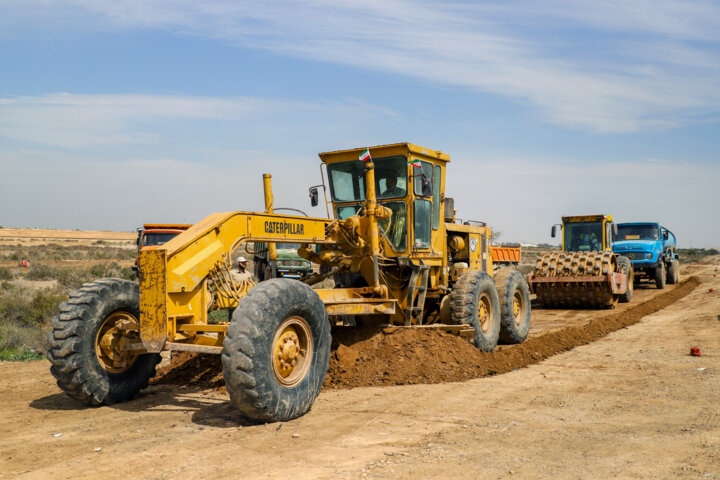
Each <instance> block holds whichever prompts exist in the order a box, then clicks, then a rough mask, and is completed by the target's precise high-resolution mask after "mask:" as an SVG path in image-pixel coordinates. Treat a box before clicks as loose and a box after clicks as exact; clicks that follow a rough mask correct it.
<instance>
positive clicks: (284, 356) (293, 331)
mask: <svg viewBox="0 0 720 480" xmlns="http://www.w3.org/2000/svg"><path fill="white" fill-rule="evenodd" d="M271 352H272V369H273V374H275V378H276V379H277V381H278V382H280V384H281V385H282V386H284V387H292V386H295V385H297V384H298V383H300V382H301V381H302V379H303V378H305V374H306V373H307V371H308V370H309V369H310V362H311V361H312V355H313V341H312V334H311V333H310V325H308V323H307V322H306V321H305V319H304V318H302V317H290V318H288V319H287V320H285V321H284V322H283V323H282V324H281V325H280V327H279V328H278V329H277V331H276V332H275V338H273V343H272V349H271Z"/></svg>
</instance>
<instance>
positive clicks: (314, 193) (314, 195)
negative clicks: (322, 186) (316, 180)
mask: <svg viewBox="0 0 720 480" xmlns="http://www.w3.org/2000/svg"><path fill="white" fill-rule="evenodd" d="M317 205H318V189H317V187H312V188H311V189H310V206H313V207H317Z"/></svg>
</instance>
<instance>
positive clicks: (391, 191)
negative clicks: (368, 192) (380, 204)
mask: <svg viewBox="0 0 720 480" xmlns="http://www.w3.org/2000/svg"><path fill="white" fill-rule="evenodd" d="M407 189H408V186H407V160H406V159H405V157H401V156H394V157H383V158H378V159H377V160H375V192H376V195H377V198H378V199H385V198H402V197H404V196H405V195H407Z"/></svg>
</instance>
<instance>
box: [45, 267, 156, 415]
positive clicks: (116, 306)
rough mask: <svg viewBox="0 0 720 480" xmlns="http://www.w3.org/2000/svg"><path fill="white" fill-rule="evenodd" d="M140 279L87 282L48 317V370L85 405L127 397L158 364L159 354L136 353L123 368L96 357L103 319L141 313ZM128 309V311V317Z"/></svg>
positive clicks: (104, 325) (130, 396) (132, 393)
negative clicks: (104, 362)
mask: <svg viewBox="0 0 720 480" xmlns="http://www.w3.org/2000/svg"><path fill="white" fill-rule="evenodd" d="M139 305H140V294H139V291H138V284H137V283H135V282H130V281H127V280H121V279H119V278H108V279H102V280H96V281H94V282H92V283H86V284H84V285H83V286H82V288H80V289H79V290H76V291H74V292H72V293H71V294H70V299H69V300H68V301H67V302H63V303H62V304H60V314H59V315H58V316H56V317H55V318H53V320H52V331H51V332H50V336H49V342H50V349H49V351H48V354H47V356H48V359H49V360H50V363H52V367H51V368H50V373H52V375H53V376H54V377H55V378H56V379H57V384H58V386H59V387H60V388H61V389H62V390H63V391H64V392H65V393H67V394H68V395H69V396H70V397H72V398H74V399H75V400H79V401H80V402H82V403H84V404H86V405H103V404H105V405H110V404H113V403H119V402H126V401H128V400H130V399H131V398H133V397H135V396H136V395H137V394H138V393H139V392H140V390H142V389H143V388H145V387H147V385H148V380H149V379H150V378H152V377H153V376H154V375H155V366H156V365H157V364H158V363H160V355H159V354H157V353H151V354H144V355H139V356H137V357H136V358H135V359H134V361H132V363H131V364H130V365H129V367H127V368H126V369H124V370H123V371H114V372H113V371H111V369H108V368H106V367H105V366H103V364H102V363H101V361H100V357H99V355H98V352H97V350H96V343H97V342H98V341H99V340H100V339H99V338H98V332H99V331H100V329H101V327H103V328H105V327H106V326H107V325H106V324H107V321H109V320H110V319H112V318H114V317H117V316H119V317H124V318H127V319H132V317H134V320H135V321H137V319H139V318H140V307H139ZM127 314H129V315H130V316H131V317H130V316H127Z"/></svg>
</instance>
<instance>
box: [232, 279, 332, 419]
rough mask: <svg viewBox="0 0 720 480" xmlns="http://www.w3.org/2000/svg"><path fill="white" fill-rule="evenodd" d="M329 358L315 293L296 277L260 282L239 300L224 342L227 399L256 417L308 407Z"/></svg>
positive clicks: (283, 415)
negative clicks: (293, 278) (228, 397)
mask: <svg viewBox="0 0 720 480" xmlns="http://www.w3.org/2000/svg"><path fill="white" fill-rule="evenodd" d="M329 360H330V322H329V321H328V316H327V311H326V310H325V305H324V304H323V302H322V300H320V297H319V296H318V295H317V293H316V292H315V291H314V290H313V289H312V288H310V287H309V286H308V285H306V284H304V283H302V282H299V281H297V280H291V279H285V278H274V279H269V280H266V281H264V282H262V283H259V284H258V285H257V286H255V287H253V288H252V289H251V290H250V291H249V292H248V294H247V295H245V296H244V297H243V298H241V299H240V302H239V303H238V306H237V308H236V309H235V311H234V312H233V315H232V320H231V322H230V327H229V328H228V332H227V336H226V337H225V342H224V344H223V353H222V364H223V376H224V377H225V386H226V388H227V391H228V394H229V395H230V401H231V403H232V404H233V405H234V406H235V407H237V408H238V409H239V410H240V412H241V413H242V414H243V416H245V417H246V418H248V419H250V420H253V421H257V422H273V421H286V420H291V419H293V418H297V417H299V416H301V415H304V414H305V413H307V412H308V411H309V410H310V407H311V406H312V404H313V402H314V401H315V398H317V396H318V394H319V393H320V388H321V387H322V384H323V382H324V381H325V375H326V374H327V370H328V363H329Z"/></svg>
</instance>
